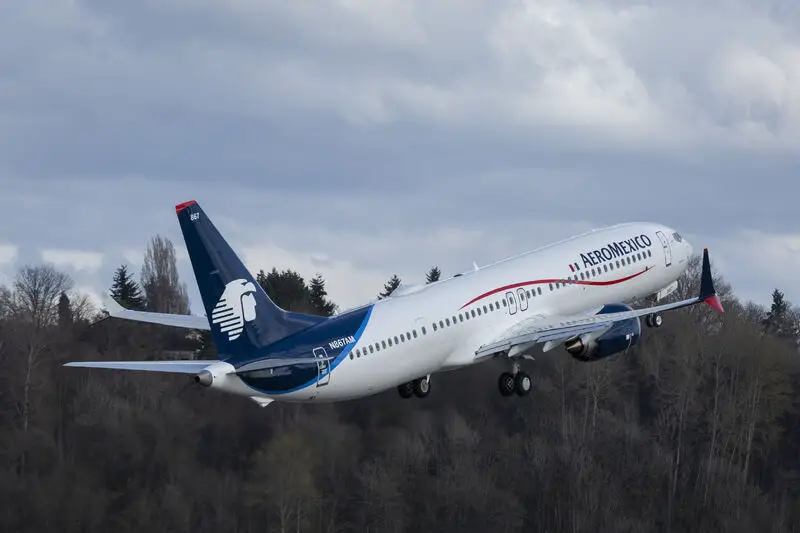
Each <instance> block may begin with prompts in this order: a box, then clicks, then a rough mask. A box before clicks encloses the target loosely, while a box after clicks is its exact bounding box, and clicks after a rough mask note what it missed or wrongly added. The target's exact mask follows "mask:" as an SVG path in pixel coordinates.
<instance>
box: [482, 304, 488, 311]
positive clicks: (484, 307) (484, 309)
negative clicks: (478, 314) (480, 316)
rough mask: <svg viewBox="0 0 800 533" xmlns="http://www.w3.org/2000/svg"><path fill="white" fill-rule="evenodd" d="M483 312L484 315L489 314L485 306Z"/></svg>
mask: <svg viewBox="0 0 800 533" xmlns="http://www.w3.org/2000/svg"><path fill="white" fill-rule="evenodd" d="M483 312H484V313H488V312H489V311H487V310H486V306H485V305H484V306H483Z"/></svg>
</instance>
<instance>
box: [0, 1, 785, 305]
mask: <svg viewBox="0 0 800 533" xmlns="http://www.w3.org/2000/svg"><path fill="white" fill-rule="evenodd" d="M798 28H800V4H798V2H797V1H796V0H775V1H770V0H758V1H755V0H724V1H723V0H706V1H705V2H689V1H685V0H649V1H648V0H643V1H641V2H633V1H626V0H607V1H600V0H592V1H588V0H587V1H583V0H577V1H576V0H540V1H524V0H514V1H511V0H439V1H435V2H431V1H429V0H327V1H323V0H303V1H302V2H299V1H298V2H287V1H285V0H275V1H273V0H216V1H212V0H169V1H165V0H137V1H126V2H108V1H107V0H51V1H48V2H44V1H41V0H27V1H11V2H4V3H3V4H2V6H1V7H0V187H1V189H0V192H1V194H0V209H2V219H0V220H2V224H0V273H2V276H0V279H5V282H6V283H7V282H8V281H9V279H10V278H11V277H13V275H14V272H15V270H16V268H18V267H19V266H20V265H22V264H24V263H28V262H37V263H38V262H42V261H50V262H53V263H55V264H56V265H58V266H59V267H60V268H63V269H64V270H65V271H66V272H68V273H69V274H70V275H72V277H73V278H74V279H75V281H76V285H77V286H78V287H79V288H80V289H81V290H83V291H87V292H90V293H91V294H93V295H94V296H95V297H97V296H98V295H99V294H100V293H102V292H103V291H105V290H106V289H107V288H108V286H109V284H110V281H111V276H112V273H113V271H114V269H115V268H116V267H117V266H119V265H120V264H122V263H128V264H129V265H130V266H131V268H132V269H133V270H135V271H136V273H137V276H138V271H139V268H140V267H141V261H142V254H143V251H144V249H145V247H146V246H147V242H148V240H149V238H150V237H151V236H152V235H154V234H156V233H160V234H162V235H164V236H166V237H169V238H170V239H172V241H173V242H174V243H175V245H176V247H177V248H178V250H179V254H180V257H181V259H180V269H181V275H182V278H183V279H184V280H185V281H186V282H187V285H188V287H189V290H190V296H191V299H192V307H193V309H194V310H195V311H196V312H199V310H200V305H199V303H200V302H199V296H198V293H197V288H196V285H195V282H194V277H193V275H192V273H191V268H190V265H189V263H188V260H187V258H186V254H185V248H184V244H183V239H182V237H181V234H180V229H179V227H178V224H177V220H176V218H175V211H174V205H175V204H177V203H180V202H182V201H185V200H189V199H195V200H197V201H198V202H199V203H200V204H201V206H202V207H203V208H204V209H205V211H206V213H207V214H208V216H209V217H210V218H211V219H212V220H213V221H214V222H215V223H216V224H217V226H218V227H219V228H220V231H221V232H222V233H223V235H225V236H226V237H228V239H229V241H230V242H231V244H232V245H233V246H234V248H235V249H236V250H237V251H239V252H240V253H241V255H242V257H243V258H244V260H245V262H246V263H247V264H248V266H249V267H251V268H252V269H253V270H254V271H255V270H258V269H259V268H264V269H270V268H272V267H273V266H276V267H278V268H293V269H297V270H298V271H299V272H300V273H301V274H303V275H305V276H307V277H310V276H313V274H314V273H315V272H321V273H322V274H323V275H324V276H325V277H326V278H327V280H328V288H329V292H330V294H331V296H332V297H333V299H334V300H335V301H336V302H337V303H339V304H340V305H343V306H345V307H346V306H350V305H354V304H358V303H363V302H365V301H367V300H369V299H372V298H374V296H375V294H376V293H377V292H378V291H380V290H381V288H382V285H383V283H384V282H385V281H386V279H387V278H388V277H389V276H390V275H391V274H392V273H395V272H396V273H397V274H398V275H400V276H401V277H402V278H403V279H404V280H405V281H406V282H408V283H413V282H421V281H423V279H424V273H425V271H426V270H427V269H428V268H429V267H430V266H431V265H434V264H437V265H440V266H441V268H442V269H443V272H444V275H452V274H453V273H455V272H459V271H464V270H467V269H469V268H471V265H472V261H473V260H474V261H477V262H478V264H482V263H486V262H489V261H492V260H496V259H500V258H502V257H504V256H507V255H510V254H514V253H519V252H522V251H525V250H527V249H530V248H534V247H537V246H539V245H542V244H545V243H547V242H549V241H553V240H556V239H561V238H564V237H567V236H569V235H572V234H574V233H576V232H579V231H583V230H585V229H589V228H591V227H599V226H602V225H607V224H613V223H617V222H623V221H635V220H649V221H657V222H662V223H666V224H669V225H672V226H674V227H676V228H677V229H678V230H679V231H681V232H682V233H684V234H685V235H686V236H687V237H688V238H689V239H690V241H691V242H692V244H693V245H694V246H695V249H696V250H699V249H702V248H703V247H705V246H707V247H709V249H710V253H711V257H712V260H713V262H714V265H715V267H716V268H717V269H719V271H720V272H721V273H722V274H723V275H724V276H725V277H726V278H727V279H728V280H729V281H730V282H731V283H732V284H733V286H734V289H735V290H736V292H737V293H738V295H739V296H740V297H741V298H743V299H753V300H756V301H759V302H761V303H766V302H768V301H769V294H770V292H771V290H772V288H773V287H780V288H782V289H783V290H784V291H785V292H786V295H787V297H788V298H789V299H790V300H792V301H794V302H796V303H800V276H798V273H800V216H798V207H797V203H798V198H799V197H800V172H799V171H800V30H798Z"/></svg>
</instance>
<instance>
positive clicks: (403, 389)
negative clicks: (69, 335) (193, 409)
mask: <svg viewBox="0 0 800 533" xmlns="http://www.w3.org/2000/svg"><path fill="white" fill-rule="evenodd" d="M175 211H176V214H177V218H178V221H179V223H180V227H181V230H182V233H183V237H184V240H185V243H186V248H187V250H188V253H189V258H190V261H191V264H192V268H193V271H194V275H195V278H196V281H197V284H198V288H199V290H200V294H201V297H202V300H203V306H204V308H205V312H206V316H196V315H177V314H166V313H154V312H146V311H134V310H130V309H125V308H123V307H122V306H120V305H119V304H118V303H117V302H113V303H112V304H110V305H109V311H110V316H111V317H116V318H120V319H127V320H133V321H139V322H147V323H154V324H162V325H168V326H175V327H179V328H188V329H193V330H206V331H208V330H210V331H211V333H212V336H213V339H214V342H215V344H216V346H217V351H218V353H219V354H220V358H219V359H218V360H186V361H110V362H109V361H98V362H71V363H67V364H66V365H65V366H70V367H89V368H106V369H116V370H140V371H149V372H169V373H178V374H190V375H191V374H194V378H193V379H194V381H195V382H196V383H198V384H200V385H202V386H204V387H209V388H210V389H212V390H218V391H221V392H225V393H230V394H233V395H239V396H244V397H247V398H250V399H252V400H253V401H255V402H256V403H257V404H258V405H260V406H262V407H264V406H267V405H269V404H270V403H271V402H273V401H276V400H278V401H285V402H312V403H313V402H336V401H344V400H350V399H355V398H360V397H366V396H370V395H373V394H377V393H380V392H382V391H386V390H389V389H391V388H394V387H396V388H397V391H398V393H399V394H400V396H401V397H402V398H411V397H413V396H416V397H418V398H425V397H427V396H428V395H429V393H430V390H431V376H432V375H434V374H437V373H441V372H446V371H452V370H456V369H459V368H464V367H467V366H471V365H475V364H478V363H481V362H483V361H487V360H489V359H493V358H500V359H502V360H504V361H507V363H508V370H506V371H504V372H502V373H501V374H500V376H499V378H498V382H497V386H498V389H499V391H500V393H501V394H502V395H503V396H505V397H509V396H515V395H516V396H526V395H527V394H529V393H530V390H531V379H530V376H529V375H528V374H527V373H526V372H524V371H523V370H522V369H521V360H523V359H533V355H534V353H535V350H536V348H537V347H538V346H540V345H541V350H542V352H548V351H550V350H552V349H554V348H556V347H558V346H561V345H563V346H564V347H565V349H566V352H567V353H568V354H569V355H570V356H572V357H574V358H575V359H578V360H580V361H583V362H592V361H597V360H600V359H604V358H607V357H609V356H612V355H615V354H619V353H623V352H627V350H628V349H629V348H630V347H631V346H634V345H635V344H636V343H637V342H638V340H639V338H640V336H641V333H642V324H641V317H644V322H645V325H646V326H648V327H650V328H659V327H661V326H662V324H663V317H662V313H664V312H666V311H671V310H676V309H680V308H685V307H688V306H692V305H695V304H698V303H701V302H703V303H706V304H707V305H709V306H710V307H712V308H713V309H715V310H716V311H718V312H724V309H723V307H722V304H721V302H720V300H719V297H718V296H717V293H716V291H715V289H714V284H713V281H712V276H711V266H710V261H709V256H708V249H705V250H704V251H703V264H702V273H701V280H700V281H701V283H700V291H699V294H698V295H697V296H695V297H692V298H689V299H685V300H681V301H678V302H673V303H666V304H661V305H655V306H652V307H645V308H641V309H633V308H632V307H631V306H630V305H628V304H626V303H625V302H630V301H633V300H635V299H641V298H648V297H652V298H654V299H655V300H656V301H655V302H654V303H657V302H658V300H662V299H663V298H665V297H666V296H668V295H669V294H671V293H672V292H674V291H675V289H676V288H677V280H678V278H679V277H680V276H681V275H682V274H683V273H684V271H685V270H686V268H687V266H688V263H689V259H690V257H691V256H692V253H693V248H692V246H691V245H690V244H689V242H688V241H687V240H686V239H685V238H684V237H683V236H681V234H680V233H678V232H677V231H675V230H673V229H671V228H669V227H667V226H664V225H661V224H655V223H623V224H617V225H613V226H609V227H605V228H601V229H596V230H592V231H589V232H586V233H583V234H581V235H577V236H574V237H571V238H568V239H565V240H562V241H559V242H556V243H553V244H549V245H547V246H544V247H541V248H538V249H535V250H532V251H529V252H526V253H522V254H520V255H516V256H513V257H509V258H507V259H504V260H501V261H498V262H495V263H492V264H489V265H486V266H483V267H478V266H477V265H474V268H473V269H472V270H470V271H467V272H463V273H460V274H456V275H454V276H452V277H450V278H448V279H444V280H439V281H437V282H434V283H430V284H426V285H418V286H412V287H402V286H401V287H400V288H398V289H397V290H396V291H395V292H394V293H392V294H391V295H390V296H389V297H387V298H384V299H379V300H377V301H374V302H371V303H368V304H365V305H362V306H358V307H355V308H352V309H348V310H346V311H344V312H342V313H340V314H337V315H334V316H331V317H322V316H315V315H310V314H303V313H296V312H290V311H286V310H283V309H281V308H280V307H278V306H277V305H276V304H275V303H274V302H273V301H272V300H271V299H270V298H269V297H268V296H267V294H266V292H265V291H264V290H263V289H262V288H261V286H260V285H259V284H258V283H257V282H256V281H255V279H254V278H253V275H252V274H251V273H250V272H249V271H248V270H247V268H246V267H245V266H244V264H243V263H242V262H241V260H240V259H239V257H237V255H236V253H235V252H234V251H233V250H232V249H231V247H230V246H229V245H228V243H227V242H226V241H225V239H224V238H223V237H222V236H221V235H220V233H219V232H218V231H217V229H216V227H215V226H214V224H213V223H212V222H211V220H210V219H209V218H208V216H207V215H206V214H205V212H204V211H203V210H202V209H201V208H200V205H199V204H198V203H197V202H195V201H194V200H192V201H188V202H185V203H181V204H179V205H177V206H176V207H175Z"/></svg>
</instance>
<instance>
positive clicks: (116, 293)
mask: <svg viewBox="0 0 800 533" xmlns="http://www.w3.org/2000/svg"><path fill="white" fill-rule="evenodd" d="M109 293H110V294H111V297H112V298H114V300H116V301H117V302H118V303H119V304H120V305H122V306H123V307H126V308H128V309H135V310H138V311H142V310H144V309H145V299H144V295H143V294H142V290H141V289H140V288H139V284H138V283H136V281H135V280H134V279H133V276H132V275H131V274H130V273H128V267H127V266H126V265H122V266H120V267H119V268H118V269H117V270H116V272H114V280H113V282H112V284H111V288H110V289H109Z"/></svg>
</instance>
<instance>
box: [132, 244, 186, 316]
mask: <svg viewBox="0 0 800 533" xmlns="http://www.w3.org/2000/svg"><path fill="white" fill-rule="evenodd" d="M142 288H144V294H145V300H146V306H145V308H146V309H147V310H148V311H155V312H158V313H173V314H181V315H188V314H189V296H188V294H187V291H186V284H185V283H181V281H180V279H179V277H178V267H177V261H176V259H175V247H174V246H173V244H172V241H170V240H169V239H167V238H165V237H162V236H161V235H156V236H154V237H153V238H152V239H151V240H150V245H149V246H148V247H147V252H146V253H145V256H144V265H143V266H142Z"/></svg>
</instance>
